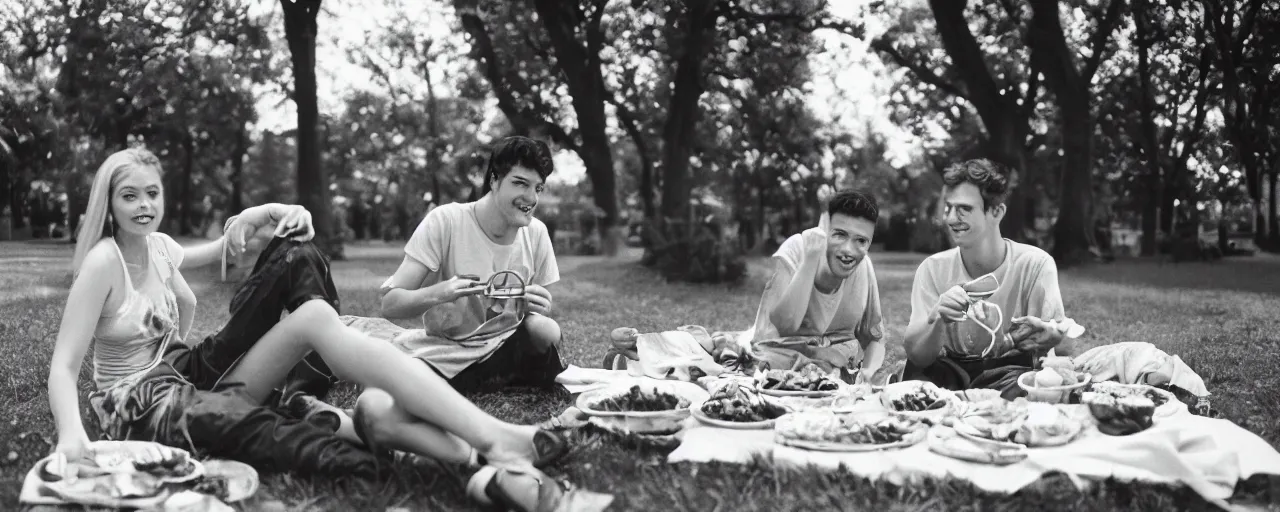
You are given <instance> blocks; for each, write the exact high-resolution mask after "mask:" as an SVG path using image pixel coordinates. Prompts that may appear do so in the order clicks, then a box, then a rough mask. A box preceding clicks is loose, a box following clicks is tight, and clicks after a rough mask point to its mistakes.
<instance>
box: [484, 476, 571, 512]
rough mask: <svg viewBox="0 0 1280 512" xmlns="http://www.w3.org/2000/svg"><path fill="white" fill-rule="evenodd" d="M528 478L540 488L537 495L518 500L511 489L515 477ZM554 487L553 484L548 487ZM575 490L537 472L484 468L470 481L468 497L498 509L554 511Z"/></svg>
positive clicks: (521, 497)
mask: <svg viewBox="0 0 1280 512" xmlns="http://www.w3.org/2000/svg"><path fill="white" fill-rule="evenodd" d="M519 476H527V477H530V478H532V479H533V482H534V484H535V485H537V496H536V497H534V498H533V499H530V497H529V496H527V495H520V496H519V497H517V496H516V495H513V489H511V488H510V487H509V486H511V485H513V484H517V482H516V481H515V480H516V477H519ZM548 484H551V485H548ZM571 490H573V486H572V485H570V484H569V483H568V482H565V481H561V480H556V479H553V478H551V477H550V476H547V475H546V474H544V473H542V472H541V471H538V470H536V469H535V470H522V471H518V470H510V469H500V468H495V467H493V466H485V467H483V468H480V470H479V471H476V474H475V475H472V477H471V480H469V481H467V496H470V497H471V498H472V499H474V500H476V501H477V502H479V503H480V504H481V505H484V506H486V507H490V508H493V509H495V510H514V511H517V512H551V511H554V510H555V509H556V507H557V506H558V505H559V504H560V501H561V500H562V499H563V498H564V496H565V494H567V493H568V492H569V491H571Z"/></svg>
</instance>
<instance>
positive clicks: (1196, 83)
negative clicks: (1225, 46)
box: [1099, 0, 1219, 255]
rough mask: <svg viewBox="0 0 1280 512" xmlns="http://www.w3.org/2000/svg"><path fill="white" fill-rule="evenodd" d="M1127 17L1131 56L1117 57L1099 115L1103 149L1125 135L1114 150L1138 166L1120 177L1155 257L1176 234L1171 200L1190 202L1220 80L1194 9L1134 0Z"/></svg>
mask: <svg viewBox="0 0 1280 512" xmlns="http://www.w3.org/2000/svg"><path fill="white" fill-rule="evenodd" d="M1132 18H1133V24H1134V30H1133V32H1132V47H1133V48H1134V50H1135V51H1133V52H1127V53H1125V54H1122V55H1117V56H1116V63H1115V64H1116V65H1115V66H1113V68H1114V69H1115V70H1116V72H1117V74H1118V76H1117V77H1115V79H1114V80H1113V81H1112V85H1113V87H1108V88H1105V89H1104V91H1103V94H1104V96H1103V97H1102V99H1101V100H1100V101H1099V104H1100V105H1106V107H1104V109H1103V110H1102V111H1101V112H1100V113H1099V114H1100V115H1099V117H1100V118H1101V119H1102V120H1103V121H1105V122H1104V123H1102V127H1103V139H1102V140H1103V143H1104V144H1105V143H1107V141H1108V140H1109V139H1112V138H1116V137H1124V138H1125V141H1124V142H1119V143H1115V144H1112V145H1111V148H1112V149H1111V152H1112V153H1113V154H1115V155H1117V156H1120V155H1130V156H1131V157H1132V161H1133V163H1134V164H1135V167H1134V169H1132V171H1131V172H1126V173H1119V174H1117V177H1128V178H1129V187H1130V188H1131V189H1132V190H1133V193H1134V194H1135V195H1137V196H1138V198H1139V201H1138V204H1137V208H1138V209H1139V211H1140V212H1141V213H1140V214H1141V221H1140V222H1141V226H1142V253H1143V254H1144V255H1152V254H1155V252H1156V249H1157V247H1156V243H1157V233H1158V232H1164V233H1172V232H1173V219H1174V206H1173V205H1174V201H1175V200H1179V199H1181V200H1182V201H1183V202H1184V203H1187V202H1188V201H1192V202H1191V203H1188V204H1194V201H1193V199H1194V197H1193V196H1194V194H1193V193H1194V190H1195V187H1194V186H1193V184H1192V180H1191V172H1190V169H1189V165H1188V164H1189V161H1190V159H1191V158H1192V156H1194V155H1195V154H1196V153H1197V152H1198V151H1201V150H1202V148H1203V147H1204V144H1203V142H1204V140H1206V139H1207V138H1209V136H1208V134H1206V131H1208V130H1210V129H1211V127H1209V126H1206V123H1205V121H1206V118H1207V114H1208V112H1209V110H1211V109H1212V108H1213V104H1212V103H1211V100H1212V99H1213V97H1214V96H1216V95H1215V94H1213V91H1214V90H1216V89H1217V88H1218V82H1219V79H1218V78H1217V75H1216V74H1215V73H1213V71H1212V69H1211V68H1210V64H1211V60H1210V59H1211V55H1210V53H1209V47H1208V45H1207V44H1206V40H1205V38H1206V28H1207V22H1208V20H1207V19H1206V18H1205V17H1204V16H1203V14H1202V12H1200V10H1199V9H1196V8H1195V6H1194V5H1191V4H1188V3H1184V2H1180V1H1172V2H1152V1H1150V0H1137V1H1136V2H1135V3H1134V5H1133V16H1132ZM1111 91H1114V95H1111V94H1112V92H1111ZM1160 100H1163V101H1160ZM1133 105H1136V106H1137V108H1136V109H1135V108H1132V106H1133Z"/></svg>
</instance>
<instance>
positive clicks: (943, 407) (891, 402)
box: [880, 380, 956, 420]
mask: <svg viewBox="0 0 1280 512" xmlns="http://www.w3.org/2000/svg"><path fill="white" fill-rule="evenodd" d="M955 399H956V398H955V394H953V393H952V392H950V391H947V390H945V389H942V388H940V387H938V386H937V385H935V384H934V383H932V382H928V381H922V380H908V381H902V382H895V383H893V384H890V385H888V386H885V388H884V390H883V391H881V392H880V404H881V405H883V406H884V408H885V409H887V410H888V411H889V412H891V413H893V414H896V415H899V416H903V417H908V418H915V419H931V420H940V419H942V418H943V417H945V416H947V415H948V414H950V412H951V409H952V407H951V403H952V401H954V400H955Z"/></svg>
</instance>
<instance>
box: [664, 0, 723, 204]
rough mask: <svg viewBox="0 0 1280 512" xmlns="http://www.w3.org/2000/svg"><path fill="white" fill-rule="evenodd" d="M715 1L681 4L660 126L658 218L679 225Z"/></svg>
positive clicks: (686, 201) (691, 0)
mask: <svg viewBox="0 0 1280 512" xmlns="http://www.w3.org/2000/svg"><path fill="white" fill-rule="evenodd" d="M714 11H715V1H714V0H689V1H687V2H685V16H684V17H683V18H682V21H683V23H682V24H681V26H683V27H684V37H683V38H682V39H681V42H680V52H681V53H680V56H679V58H677V59H676V72H675V78H674V80H672V81H673V83H674V86H673V87H672V91H671V100H670V103H669V104H668V105H667V119H666V122H665V123H663V126H662V141H663V146H662V172H663V178H662V209H661V212H662V216H663V217H666V218H668V219H673V220H677V221H679V222H688V220H689V198H690V187H691V186H692V185H691V180H690V177H689V157H690V156H692V155H693V141H694V139H695V138H696V133H695V132H696V131H697V128H698V121H699V119H700V118H701V117H702V116H701V114H702V110H701V109H700V108H699V107H698V100H699V99H700V98H701V97H702V93H703V91H704V90H705V88H704V87H703V83H702V78H703V77H702V66H703V60H704V59H705V57H706V56H707V52H708V51H710V48H711V44H712V38H713V29H714V28H715V16H714V14H713V13H714Z"/></svg>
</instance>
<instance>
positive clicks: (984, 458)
mask: <svg viewBox="0 0 1280 512" xmlns="http://www.w3.org/2000/svg"><path fill="white" fill-rule="evenodd" d="M929 450H930V451H932V452H934V453H937V454H939V455H943V456H947V457H951V458H953V459H959V460H963V461H968V462H977V463H979V464H995V465H1000V466H1003V465H1008V464H1015V463H1018V462H1022V461H1023V460H1025V459H1026V458H1027V447H1026V446H1023V445H1020V444H1016V443H997V442H990V443H988V442H982V441H975V440H974V439H972V438H969V437H965V436H963V435H960V433H958V432H956V431H955V429H953V428H950V427H941V426H940V427H935V428H933V429H930V430H929Z"/></svg>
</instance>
